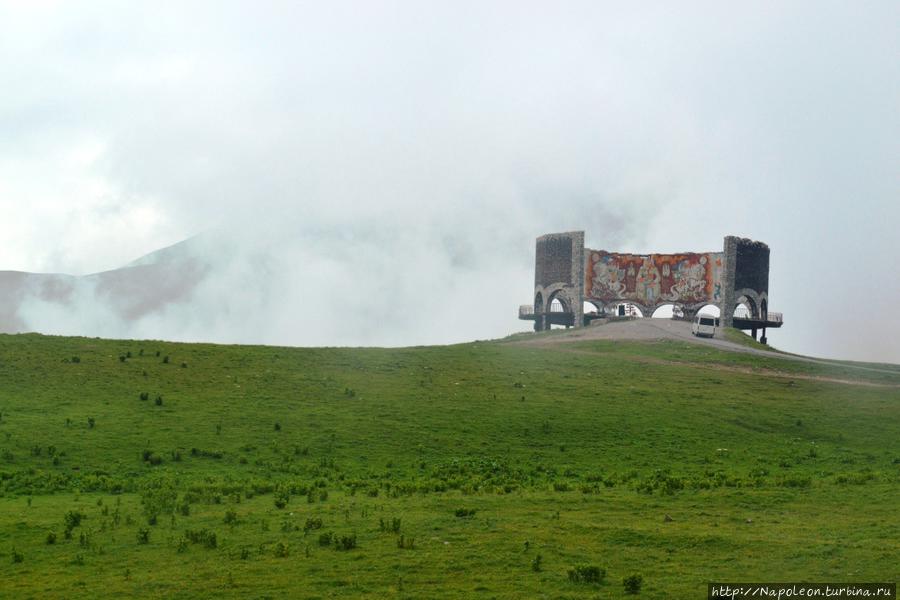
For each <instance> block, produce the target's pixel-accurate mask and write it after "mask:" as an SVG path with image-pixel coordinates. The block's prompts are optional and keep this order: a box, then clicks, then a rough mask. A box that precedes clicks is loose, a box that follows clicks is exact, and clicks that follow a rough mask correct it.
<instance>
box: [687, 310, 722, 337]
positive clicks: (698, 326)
mask: <svg viewBox="0 0 900 600" xmlns="http://www.w3.org/2000/svg"><path fill="white" fill-rule="evenodd" d="M716 321H718V319H717V318H716V317H714V316H713V315H708V314H706V313H701V314H699V315H697V316H696V317H694V323H693V324H692V325H691V333H693V334H694V335H696V336H700V337H713V336H714V335H716Z"/></svg>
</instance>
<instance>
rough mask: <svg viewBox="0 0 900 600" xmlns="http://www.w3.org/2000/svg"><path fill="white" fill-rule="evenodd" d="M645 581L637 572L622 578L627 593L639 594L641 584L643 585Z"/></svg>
mask: <svg viewBox="0 0 900 600" xmlns="http://www.w3.org/2000/svg"><path fill="white" fill-rule="evenodd" d="M643 583H644V578H643V577H642V576H641V575H639V574H637V573H635V574H633V575H629V576H628V577H626V578H624V579H623V580H622V585H624V586H625V593H626V594H637V593H638V592H640V591H641V585H643Z"/></svg>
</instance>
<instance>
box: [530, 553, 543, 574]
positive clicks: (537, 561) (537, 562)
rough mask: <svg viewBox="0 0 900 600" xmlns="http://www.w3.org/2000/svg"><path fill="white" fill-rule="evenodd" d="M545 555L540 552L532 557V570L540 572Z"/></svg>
mask: <svg viewBox="0 0 900 600" xmlns="http://www.w3.org/2000/svg"><path fill="white" fill-rule="evenodd" d="M543 563H544V557H542V556H541V555H540V554H538V555H537V556H535V557H534V558H533V559H531V570H532V571H534V572H535V573H540V572H541V571H542V570H543Z"/></svg>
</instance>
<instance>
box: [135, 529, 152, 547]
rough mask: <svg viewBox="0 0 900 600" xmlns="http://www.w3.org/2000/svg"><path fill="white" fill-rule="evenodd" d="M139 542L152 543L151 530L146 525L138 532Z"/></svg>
mask: <svg viewBox="0 0 900 600" xmlns="http://www.w3.org/2000/svg"><path fill="white" fill-rule="evenodd" d="M137 543H138V544H149V543H150V530H149V529H147V528H146V527H141V528H140V529H138V532H137Z"/></svg>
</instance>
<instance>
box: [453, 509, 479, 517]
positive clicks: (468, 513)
mask: <svg viewBox="0 0 900 600" xmlns="http://www.w3.org/2000/svg"><path fill="white" fill-rule="evenodd" d="M476 512H477V511H476V510H475V509H474V508H457V509H456V510H455V511H454V512H453V514H454V515H456V516H457V517H458V518H460V519H465V518H467V517H474V516H475V513H476Z"/></svg>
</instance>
